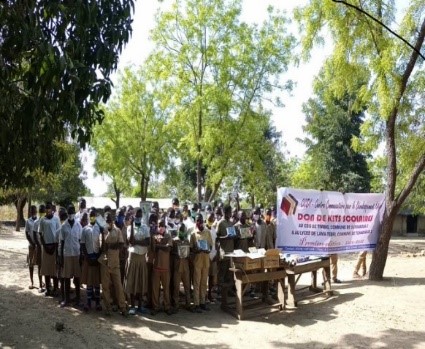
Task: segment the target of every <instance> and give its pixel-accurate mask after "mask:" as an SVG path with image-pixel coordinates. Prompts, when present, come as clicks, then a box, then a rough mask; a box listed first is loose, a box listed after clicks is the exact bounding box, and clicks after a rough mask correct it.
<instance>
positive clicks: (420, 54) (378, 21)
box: [332, 0, 425, 61]
mask: <svg viewBox="0 0 425 349" xmlns="http://www.w3.org/2000/svg"><path fill="white" fill-rule="evenodd" d="M332 1H333V2H336V3H340V4H344V5H346V6H348V7H351V8H353V9H355V10H357V11H360V12H361V13H363V14H364V15H366V16H367V17H369V18H370V19H372V20H373V21H375V22H376V23H378V24H379V25H381V26H383V27H384V28H385V29H386V30H388V31H389V32H390V33H391V34H393V35H394V36H395V37H397V38H399V39H400V40H401V41H403V42H404V43H405V44H406V45H407V46H409V47H410V48H411V49H412V50H413V51H415V52H416V53H417V54H418V55H419V56H421V58H422V59H423V60H424V61H425V56H424V55H422V53H421V51H420V50H419V49H418V48H416V47H415V46H413V45H412V44H411V43H410V42H408V41H407V40H406V39H405V38H403V37H402V36H400V35H398V34H397V33H396V32H395V31H393V30H391V29H390V28H389V27H388V26H386V25H385V24H384V23H383V22H381V21H380V20H379V19H377V18H375V17H373V16H372V15H371V14H369V13H368V12H366V11H365V10H363V9H361V8H359V7H357V6H356V5H353V4H350V3H348V2H346V1H343V0H332Z"/></svg>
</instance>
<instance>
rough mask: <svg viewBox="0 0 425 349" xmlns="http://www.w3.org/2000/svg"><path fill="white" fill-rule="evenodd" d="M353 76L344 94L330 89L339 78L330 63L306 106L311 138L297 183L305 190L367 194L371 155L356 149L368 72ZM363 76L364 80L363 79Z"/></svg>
mask: <svg viewBox="0 0 425 349" xmlns="http://www.w3.org/2000/svg"><path fill="white" fill-rule="evenodd" d="M361 73H362V72H361V70H360V69H359V72H358V75H356V76H353V77H352V79H351V80H350V84H349V85H346V87H345V88H344V89H343V90H342V91H338V92H336V91H333V90H332V89H328V88H327V86H329V83H330V82H332V81H334V80H335V79H336V78H337V77H336V73H335V70H334V69H333V61H332V60H327V61H326V62H325V65H324V67H323V68H322V69H321V71H320V73H319V75H318V76H317V77H316V78H315V80H314V88H313V91H314V95H315V97H314V98H309V100H308V101H307V102H306V103H305V104H304V106H303V110H304V113H305V114H306V125H305V126H303V131H304V133H306V134H307V135H308V136H307V137H305V138H304V139H302V140H301V141H302V142H303V143H304V144H305V146H306V157H305V160H304V162H303V163H302V164H301V166H300V168H299V172H298V173H296V174H295V175H294V184H295V185H296V186H299V187H303V188H316V189H317V188H322V189H325V190H336V191H341V192H357V193H367V192H369V191H370V181H371V176H370V173H369V170H368V166H367V161H366V159H367V156H366V154H363V153H361V152H359V151H357V150H355V149H353V144H352V143H353V140H354V139H359V137H360V128H361V126H362V124H363V120H364V109H365V107H364V106H363V105H362V103H361V102H360V103H359V101H358V98H357V97H358V95H359V93H360V92H359V91H360V90H361V89H362V88H363V87H364V85H365V84H366V83H367V79H366V78H367V77H368V74H367V72H363V74H361ZM359 77H360V79H359Z"/></svg>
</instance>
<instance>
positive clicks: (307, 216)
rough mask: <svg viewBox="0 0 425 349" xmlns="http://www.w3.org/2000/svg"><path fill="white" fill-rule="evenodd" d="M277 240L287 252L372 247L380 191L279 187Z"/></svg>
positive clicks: (379, 210) (322, 252) (377, 224)
mask: <svg viewBox="0 0 425 349" xmlns="http://www.w3.org/2000/svg"><path fill="white" fill-rule="evenodd" d="M276 207H277V242H276V245H277V247H278V248H280V249H282V250H283V251H284V252H287V253H296V254H310V255H311V254H314V255H317V254H319V255H327V254H333V253H347V252H355V251H365V250H374V249H375V247H376V243H377V241H378V236H379V231H380V226H381V222H382V217H383V214H384V209H385V205H384V194H355V193H348V194H342V193H339V192H332V191H319V190H304V189H293V188H279V189H278V191H277V206H276Z"/></svg>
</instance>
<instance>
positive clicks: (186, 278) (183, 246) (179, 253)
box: [171, 215, 190, 311]
mask: <svg viewBox="0 0 425 349" xmlns="http://www.w3.org/2000/svg"><path fill="white" fill-rule="evenodd" d="M176 217H179V215H177V216H176ZM178 229H179V230H178V234H177V236H176V237H175V238H173V249H172V253H171V255H172V258H173V259H174V263H173V267H174V270H173V271H172V272H173V274H174V278H173V279H174V287H173V294H172V297H173V300H174V305H175V308H176V311H177V309H178V308H179V294H180V282H183V287H184V293H185V298H186V308H187V309H189V307H190V269H189V255H190V241H189V238H188V233H187V230H186V226H185V225H184V224H183V223H180V222H179V223H178Z"/></svg>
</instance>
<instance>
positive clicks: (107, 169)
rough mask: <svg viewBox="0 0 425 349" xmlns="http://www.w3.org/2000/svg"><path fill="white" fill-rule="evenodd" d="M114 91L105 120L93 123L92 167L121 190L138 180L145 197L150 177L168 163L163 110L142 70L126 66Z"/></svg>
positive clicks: (170, 151)
mask: <svg viewBox="0 0 425 349" xmlns="http://www.w3.org/2000/svg"><path fill="white" fill-rule="evenodd" d="M118 86H119V87H118V91H117V94H116V96H115V97H114V98H113V100H112V101H111V103H110V104H109V105H108V106H107V107H106V110H105V119H104V121H103V123H102V124H101V125H98V126H96V128H95V135H96V137H95V138H94V140H93V143H92V146H93V148H94V150H95V151H96V159H95V168H96V171H97V172H98V173H100V174H105V175H108V176H109V177H111V178H112V179H113V181H114V182H115V184H116V185H117V187H118V188H120V190H121V191H129V190H130V188H131V186H132V182H134V181H135V182H136V183H139V185H140V193H141V198H142V200H145V199H146V196H147V190H148V184H149V181H150V179H151V176H152V175H154V174H159V173H161V172H162V171H164V170H165V169H166V168H167V166H169V164H170V157H171V155H172V154H173V147H172V145H171V144H170V138H169V137H168V135H167V132H166V127H167V115H168V114H167V113H166V110H164V109H162V108H161V102H158V101H161V99H160V98H158V96H157V95H155V92H153V91H151V90H149V89H148V86H147V83H146V80H145V78H144V73H143V71H142V70H138V71H135V70H133V69H132V68H127V69H125V70H124V72H123V73H122V74H121V76H120V80H119V84H118Z"/></svg>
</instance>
